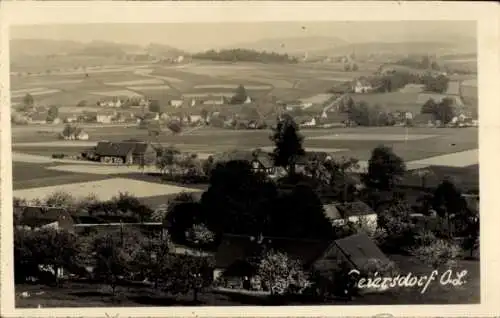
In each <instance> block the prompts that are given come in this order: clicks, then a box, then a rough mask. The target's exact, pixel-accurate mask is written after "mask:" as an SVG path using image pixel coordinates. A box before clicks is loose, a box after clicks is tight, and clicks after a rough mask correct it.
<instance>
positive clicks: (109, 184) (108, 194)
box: [13, 178, 200, 200]
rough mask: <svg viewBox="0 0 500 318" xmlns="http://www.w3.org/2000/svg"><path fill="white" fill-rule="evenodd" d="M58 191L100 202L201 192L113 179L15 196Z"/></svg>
mask: <svg viewBox="0 0 500 318" xmlns="http://www.w3.org/2000/svg"><path fill="white" fill-rule="evenodd" d="M57 191H64V192H69V193H71V194H72V195H73V196H75V197H76V198H82V197H86V196H88V195H91V194H95V195H96V196H97V198H98V199H99V200H109V199H111V198H112V197H113V196H116V195H118V194H119V193H120V192H128V193H130V194H132V195H134V196H136V197H138V198H145V197H153V196H160V195H169V194H176V193H180V192H183V191H184V192H198V191H200V190H198V189H192V188H185V187H177V186H171V185H165V184H158V183H150V182H144V181H138V180H132V179H124V178H112V179H105V180H100V181H89V182H80V183H72V184H65V185H56V186H48V187H39V188H32V189H20V190H14V193H13V195H14V196H16V197H19V198H24V199H26V200H33V199H36V198H45V197H47V196H48V195H50V194H52V193H54V192H57Z"/></svg>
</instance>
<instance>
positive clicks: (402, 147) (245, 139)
mask: <svg viewBox="0 0 500 318" xmlns="http://www.w3.org/2000/svg"><path fill="white" fill-rule="evenodd" d="M89 134H90V141H94V142H96V141H99V140H112V141H120V140H125V139H130V138H136V139H140V140H146V141H151V142H160V143H163V144H173V145H176V146H178V147H179V148H181V149H185V150H190V149H192V150H193V151H199V152H207V153H212V152H218V151H225V150H228V149H234V148H239V149H241V148H243V149H250V148H257V147H270V146H272V144H271V141H270V140H269V136H270V131H269V130H261V131H251V130H224V129H215V128H202V129H199V130H196V131H193V132H191V133H190V134H186V135H178V136H172V135H170V134H167V133H165V134H161V135H160V136H159V137H158V138H157V139H156V138H152V137H150V136H148V132H147V131H145V130H139V129H137V128H135V127H130V128H123V127H109V128H96V129H95V130H90V131H89ZM303 134H304V135H305V142H304V145H305V147H310V148H328V149H348V151H345V152H341V153H338V154H339V155H346V156H355V157H356V158H358V159H360V160H367V159H368V158H369V156H370V152H371V150H372V149H373V148H375V147H376V146H378V145H380V144H384V145H387V146H390V147H392V148H393V149H394V151H395V152H396V154H398V155H399V156H401V157H402V158H403V159H405V160H407V161H410V160H419V159H425V158H428V157H433V156H438V155H446V154H449V153H454V152H461V151H466V150H473V149H477V148H478V132H477V129H476V128H469V129H447V128H443V129H437V128H436V129H426V128H409V129H408V141H407V142H405V141H404V139H405V138H404V134H405V129H404V128H398V127H376V128H337V129H328V130H326V129H325V130H323V129H316V130H314V129H310V130H304V131H303ZM30 139H31V140H30ZM16 140H19V141H18V142H21V141H22V142H41V141H43V142H51V144H42V145H41V146H39V147H36V145H31V147H27V146H22V144H19V145H18V146H16ZM90 141H89V143H87V142H85V143H84V144H82V148H84V147H87V146H88V145H90ZM61 145H62V144H61V141H57V140H47V136H33V135H28V136H26V137H22V135H21V136H20V138H19V139H17V138H16V136H15V135H14V139H13V149H14V151H18V152H23V151H27V152H29V153H31V154H48V153H50V154H51V153H54V152H63V153H68V152H72V153H75V152H76V151H80V149H79V148H78V147H76V148H75V147H71V149H67V150H64V148H61V147H62V146H61ZM37 148H38V149H37ZM63 150H64V151H63ZM38 151H40V152H38Z"/></svg>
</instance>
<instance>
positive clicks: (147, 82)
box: [104, 78, 164, 86]
mask: <svg viewBox="0 0 500 318" xmlns="http://www.w3.org/2000/svg"><path fill="white" fill-rule="evenodd" d="M104 84H106V85H112V86H135V85H161V84H164V83H163V81H162V80H160V79H156V78H147V79H138V80H134V81H121V82H109V83H104Z"/></svg>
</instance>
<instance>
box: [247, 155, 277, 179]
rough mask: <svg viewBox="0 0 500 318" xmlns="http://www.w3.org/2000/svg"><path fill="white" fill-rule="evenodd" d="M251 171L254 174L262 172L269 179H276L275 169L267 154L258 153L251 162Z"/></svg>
mask: <svg viewBox="0 0 500 318" xmlns="http://www.w3.org/2000/svg"><path fill="white" fill-rule="evenodd" d="M251 164H252V169H253V170H254V171H256V172H264V173H265V174H267V175H268V176H269V177H271V178H276V177H278V174H277V169H276V167H275V166H274V162H273V159H272V157H271V155H270V154H269V153H265V152H258V153H256V154H255V155H254V157H253V158H252V161H251Z"/></svg>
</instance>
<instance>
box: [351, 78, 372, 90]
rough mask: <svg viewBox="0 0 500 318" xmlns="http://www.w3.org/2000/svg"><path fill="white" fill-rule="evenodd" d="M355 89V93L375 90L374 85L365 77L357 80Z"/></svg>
mask: <svg viewBox="0 0 500 318" xmlns="http://www.w3.org/2000/svg"><path fill="white" fill-rule="evenodd" d="M353 90H354V92H355V93H369V92H371V91H372V90H373V87H372V85H371V84H370V82H368V81H367V80H366V79H365V78H360V79H358V80H356V82H355V84H354V87H353Z"/></svg>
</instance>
